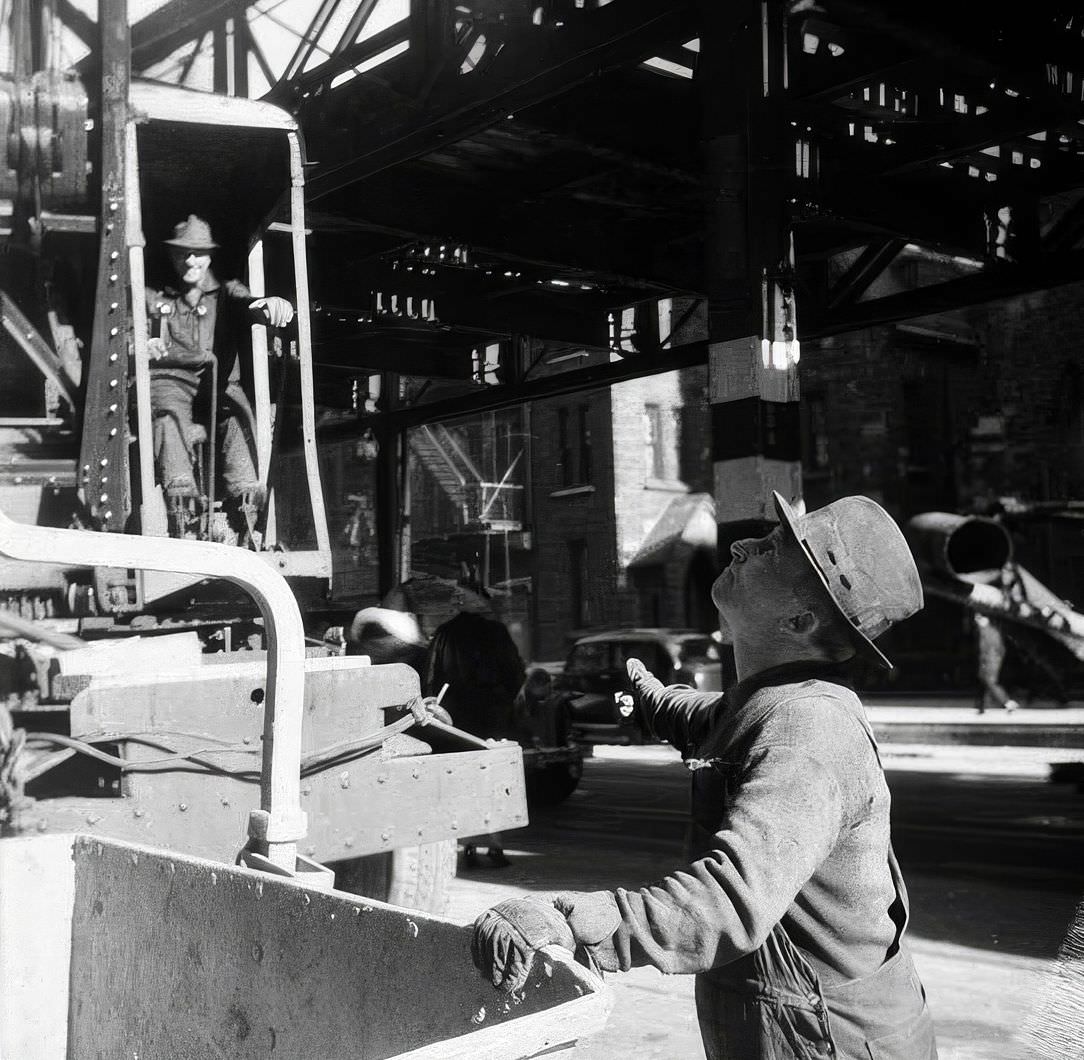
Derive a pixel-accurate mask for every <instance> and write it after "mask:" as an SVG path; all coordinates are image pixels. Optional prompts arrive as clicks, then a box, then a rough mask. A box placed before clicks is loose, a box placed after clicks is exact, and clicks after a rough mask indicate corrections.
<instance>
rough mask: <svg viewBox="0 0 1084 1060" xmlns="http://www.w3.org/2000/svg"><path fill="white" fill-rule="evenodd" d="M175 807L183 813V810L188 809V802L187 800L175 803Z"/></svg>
mask: <svg viewBox="0 0 1084 1060" xmlns="http://www.w3.org/2000/svg"><path fill="white" fill-rule="evenodd" d="M177 809H178V810H180V811H181V813H184V811H185V810H187V809H188V803H187V802H181V803H178V804H177Z"/></svg>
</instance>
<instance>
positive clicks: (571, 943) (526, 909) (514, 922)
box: [470, 897, 576, 994]
mask: <svg viewBox="0 0 1084 1060" xmlns="http://www.w3.org/2000/svg"><path fill="white" fill-rule="evenodd" d="M551 945H557V946H564V947H565V949H567V950H572V949H574V948H575V946H576V939H575V937H574V936H573V934H572V929H571V928H570V927H569V926H568V921H567V920H566V919H565V918H564V916H563V915H562V914H561V913H559V912H558V911H557V910H556V909H555V908H554V906H553V904H552V903H551V902H545V901H540V900H539V899H537V898H531V897H527V898H512V899H510V900H509V901H507V902H501V903H500V905H495V906H494V907H493V908H492V909H487V910H486V911H485V912H484V913H483V914H482V915H481V916H480V917H478V919H477V920H475V922H474V936H473V937H472V939H471V947H470V949H471V957H472V958H473V959H474V965H475V967H476V968H477V969H478V970H479V971H480V972H481V973H482V974H483V975H485V976H486V977H487V978H488V979H489V980H490V981H491V982H492V983H493V985H494V986H495V987H497V988H498V989H501V990H504V991H506V992H507V993H509V994H514V993H517V992H518V991H520V990H522V989H523V987H524V985H525V984H526V982H527V976H528V975H529V973H530V970H531V963H532V962H531V956H532V954H533V953H534V951H535V950H537V949H539V948H540V947H542V946H551Z"/></svg>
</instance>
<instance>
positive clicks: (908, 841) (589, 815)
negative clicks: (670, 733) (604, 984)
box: [449, 744, 1084, 1060]
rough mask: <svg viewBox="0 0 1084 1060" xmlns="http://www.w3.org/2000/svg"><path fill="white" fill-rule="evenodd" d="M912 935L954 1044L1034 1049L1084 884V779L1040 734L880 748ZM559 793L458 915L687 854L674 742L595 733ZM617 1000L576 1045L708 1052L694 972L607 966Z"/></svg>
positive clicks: (943, 1034)
mask: <svg viewBox="0 0 1084 1060" xmlns="http://www.w3.org/2000/svg"><path fill="white" fill-rule="evenodd" d="M883 750H884V752H885V765H886V768H887V769H888V773H889V781H890V784H891V786H892V790H893V799H894V811H893V812H894V821H895V826H894V827H895V837H896V847H897V851H898V853H899V856H900V861H901V863H902V864H903V868H904V872H905V874H906V876H907V880H908V885H909V888H910V891H911V899H912V908H913V920H912V931H911V940H912V946H913V948H914V951H915V955H916V961H917V963H918V966H919V970H920V972H921V974H922V976H923V979H924V981H925V983H926V987H927V992H928V995H929V999H930V1004H931V1007H932V1008H933V1011H934V1016H935V1018H936V1020H937V1023H938V1033H939V1040H940V1046H941V1056H942V1058H943V1060H987V1058H989V1060H995V1058H996V1060H1002V1058H1004V1060H1017V1058H1019V1060H1024V1058H1026V1057H1028V1056H1030V1055H1033V1054H1031V1053H1029V1052H1028V1050H1027V1048H1026V1046H1025V1044H1024V1043H1023V1041H1021V1040H1020V1036H1019V1031H1020V1028H1021V1026H1022V1025H1023V1024H1024V1022H1025V1020H1026V1017H1027V1015H1028V1013H1029V1011H1030V1010H1031V1009H1032V1008H1033V1007H1034V1006H1035V1005H1036V1004H1037V1003H1038V1002H1039V1001H1040V1000H1041V999H1042V996H1043V993H1042V992H1043V991H1044V990H1045V989H1047V980H1046V973H1047V972H1048V969H1049V965H1050V959H1051V957H1052V956H1053V955H1054V954H1055V952H1056V951H1057V947H1058V945H1059V943H1060V942H1061V940H1062V938H1063V937H1064V933H1065V930H1066V927H1067V925H1068V922H1069V920H1070V917H1071V916H1072V913H1073V910H1074V907H1075V905H1076V903H1077V902H1078V901H1079V899H1080V897H1081V894H1082V891H1084V874H1082V872H1081V868H1080V866H1081V865H1084V795H1081V794H1080V793H1078V792H1077V791H1076V789H1075V788H1074V787H1073V786H1071V785H1064V784H1061V785H1054V784H1051V783H1049V782H1048V781H1047V780H1046V772H1047V766H1046V764H1045V760H1046V759H1048V758H1049V760H1050V761H1054V760H1058V759H1061V760H1071V759H1073V758H1074V757H1075V758H1076V759H1077V760H1079V759H1080V757H1081V755H1080V754H1076V755H1074V754H1072V753H1069V754H1067V753H1065V752H1063V751H1051V752H1042V751H1039V750H1037V749H1033V748H1023V749H1007V750H1004V749H998V748H970V747H965V748H945V747H931V746H925V745H910V744H908V745H896V746H893V747H885V748H883ZM596 753H597V757H595V758H594V759H591V760H589V761H588V762H587V763H586V769H585V773H584V777H583V781H582V782H581V786H580V788H579V789H578V790H577V791H576V792H575V793H574V794H573V796H572V797H571V798H570V799H569V800H568V801H567V802H566V803H565V804H564V805H562V806H560V807H557V808H555V809H552V810H549V811H540V812H536V813H534V814H533V815H532V822H531V824H530V825H529V826H528V827H527V828H525V829H522V830H520V831H518V832H515V833H509V834H508V835H507V837H506V843H507V847H508V850H509V854H510V856H511V857H512V859H513V866H512V867H511V868H510V869H507V870H504V871H500V870H494V869H473V870H464V869H462V868H461V870H460V876H459V878H458V879H457V880H456V882H455V884H454V887H453V897H452V904H451V908H450V910H449V913H450V915H451V916H452V917H453V918H454V919H456V920H458V921H461V922H468V921H470V920H471V919H473V917H474V916H475V915H476V913H477V912H478V911H479V910H480V909H482V908H483V907H485V906H486V905H489V904H492V903H493V902H496V901H500V900H501V899H503V898H506V897H511V896H514V895H518V894H524V893H527V892H529V891H532V890H555V889H560V888H564V887H572V888H578V889H591V888H601V887H613V886H617V885H624V886H634V885H637V884H642V883H648V882H651V881H652V880H654V879H656V878H658V877H659V876H660V875H662V874H663V873H665V872H666V871H668V870H670V869H671V868H673V867H676V866H677V865H679V864H680V863H681V842H682V832H683V827H684V811H685V804H686V781H687V774H686V772H685V770H684V769H683V768H682V767H681V765H680V762H679V761H678V759H677V755H676V753H675V752H672V751H671V750H670V749H668V748H662V747H632V748H618V747H607V748H596ZM608 981H609V982H610V983H611V985H612V987H613V989H614V993H615V995H616V1004H615V1009H614V1013H613V1015H612V1017H611V1019H610V1023H609V1025H608V1027H607V1030H606V1032H605V1033H604V1034H602V1035H600V1036H598V1037H596V1038H595V1039H593V1040H591V1041H587V1042H584V1043H582V1044H581V1045H580V1047H579V1048H578V1050H577V1052H576V1056H577V1058H578V1060H617V1058H622V1060H624V1058H626V1057H633V1056H634V1057H636V1058H637V1060H664V1058H665V1060H697V1058H702V1057H703V1051H702V1049H701V1046H700V1040H699V1033H698V1031H697V1028H696V1021H695V1016H694V1014H693V1005H692V981H691V978H689V977H682V976H676V977H672V978H668V977H664V976H662V975H661V974H659V973H658V972H656V971H654V970H653V969H638V970H636V971H634V972H632V973H630V974H628V975H625V976H611V977H608Z"/></svg>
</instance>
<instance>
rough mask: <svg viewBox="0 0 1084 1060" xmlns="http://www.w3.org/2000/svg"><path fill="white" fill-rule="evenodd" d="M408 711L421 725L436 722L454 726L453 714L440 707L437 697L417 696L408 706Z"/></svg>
mask: <svg viewBox="0 0 1084 1060" xmlns="http://www.w3.org/2000/svg"><path fill="white" fill-rule="evenodd" d="M407 709H408V710H409V711H410V713H411V714H413V715H414V720H415V721H416V722H417V723H418V724H419V725H428V724H429V723H430V722H431V721H434V720H436V721H439V722H443V723H444V724H445V725H452V724H453V722H452V716H451V714H449V713H448V712H447V711H446V710H445V709H444V708H443V707H442V706H441V705H440V703H439V702H438V700H437V697H436V696H424V697H423V696H415V697H414V698H413V699H412V700H411V701H410V702H409V703H408V704H407Z"/></svg>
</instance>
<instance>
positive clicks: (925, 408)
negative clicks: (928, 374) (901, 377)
mask: <svg viewBox="0 0 1084 1060" xmlns="http://www.w3.org/2000/svg"><path fill="white" fill-rule="evenodd" d="M937 412H938V406H937V396H936V393H935V392H934V390H933V387H931V386H929V385H928V384H927V383H925V381H923V380H919V379H909V380H906V381H905V382H904V384H903V427H904V436H905V438H906V441H907V470H908V472H909V473H911V474H914V473H925V472H928V471H929V470H930V469H931V468H932V466H933V463H934V446H935V444H936V439H935V432H936V429H937V425H936V422H935V420H934V417H935V416H936V414H937Z"/></svg>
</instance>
